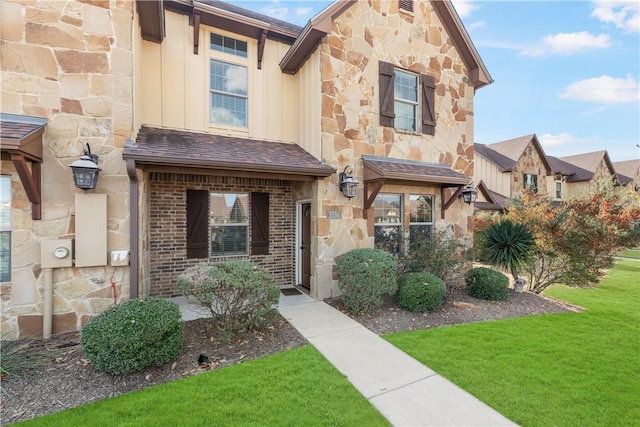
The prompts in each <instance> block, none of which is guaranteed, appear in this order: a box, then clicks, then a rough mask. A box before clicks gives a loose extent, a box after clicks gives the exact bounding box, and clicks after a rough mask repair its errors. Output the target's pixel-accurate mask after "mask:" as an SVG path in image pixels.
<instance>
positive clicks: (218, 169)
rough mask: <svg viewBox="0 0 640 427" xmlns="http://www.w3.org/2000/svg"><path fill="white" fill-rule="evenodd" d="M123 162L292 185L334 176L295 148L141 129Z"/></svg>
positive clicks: (242, 139)
mask: <svg viewBox="0 0 640 427" xmlns="http://www.w3.org/2000/svg"><path fill="white" fill-rule="evenodd" d="M122 157H123V158H124V159H125V160H133V161H135V163H136V165H143V166H146V167H149V166H161V167H178V168H186V169H199V170H200V171H201V172H192V173H207V172H206V170H212V171H213V170H215V174H235V175H238V174H245V175H246V176H249V174H251V176H263V177H272V178H274V179H288V180H293V181H310V180H314V179H316V178H317V177H326V176H330V175H331V174H333V173H334V172H335V169H333V168H332V167H330V166H328V165H326V164H324V163H322V162H320V161H318V160H317V159H316V158H315V157H313V156H312V155H311V154H310V153H308V152H307V151H305V150H304V149H303V148H302V147H300V146H299V145H297V144H293V143H284V142H273V141H263V140H254V139H248V138H237V137H231V136H224V135H212V134H208V133H198V132H189V131H184V130H176V129H166V128H155V127H150V126H142V128H141V129H140V131H139V132H138V137H137V139H136V144H135V145H133V144H128V145H127V146H126V147H125V149H124V152H123V154H122ZM208 173H212V172H208Z"/></svg>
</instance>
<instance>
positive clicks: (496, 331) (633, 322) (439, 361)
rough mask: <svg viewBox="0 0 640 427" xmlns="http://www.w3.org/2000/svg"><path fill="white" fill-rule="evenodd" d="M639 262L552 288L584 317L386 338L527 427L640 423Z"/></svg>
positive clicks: (549, 317)
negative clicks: (597, 280) (583, 283)
mask: <svg viewBox="0 0 640 427" xmlns="http://www.w3.org/2000/svg"><path fill="white" fill-rule="evenodd" d="M639 278H640V263H639V262H637V261H619V262H618V263H617V265H616V267H615V268H614V269H613V270H611V271H610V272H609V276H608V277H607V278H606V279H605V280H603V282H602V283H601V284H600V286H598V287H597V288H589V289H574V288H567V287H553V288H551V289H549V290H548V291H547V294H548V295H549V296H553V297H555V298H559V299H563V300H566V301H569V302H571V303H574V304H577V305H580V306H582V307H585V308H586V309H587V310H586V311H585V312H582V313H567V314H554V315H543V316H531V317H525V318H517V319H509V320H501V321H495V322H485V323H476V324H468V325H459V326H451V327H443V328H437V329H433V330H424V331H417V332H409V333H400V334H394V335H390V336H387V337H386V338H387V339H388V340H389V341H390V342H391V343H393V344H394V345H396V346H397V347H399V348H401V349H402V350H404V351H406V352H407V353H409V354H411V355H412V356H413V357H415V358H416V359H418V360H420V361H422V362H423V363H424V364H425V365H427V366H429V367H430V368H432V369H434V370H435V371H436V372H438V373H440V374H441V375H443V376H444V377H446V378H448V379H450V380H451V381H453V382H454V383H456V384H458V385H459V386H461V387H462V388H464V389H465V390H467V391H469V392H470V393H472V394H474V395H475V396H477V397H478V398H480V399H481V400H482V401H484V402H486V403H487V404H489V405H490V406H492V407H493V408H495V409H496V410H498V411H499V412H501V413H503V414H504V415H505V416H507V417H509V418H510V419H512V420H513V421H515V422H516V423H518V424H521V425H523V426H577V425H580V426H590V425H591V426H605V425H606V426H634V425H635V426H638V425H640V398H639V396H640V279H639Z"/></svg>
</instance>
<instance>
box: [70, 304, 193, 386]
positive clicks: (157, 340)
mask: <svg viewBox="0 0 640 427" xmlns="http://www.w3.org/2000/svg"><path fill="white" fill-rule="evenodd" d="M183 328H184V323H183V322H182V317H181V315H180V309H179V307H178V305H177V304H175V303H173V302H171V301H167V300H162V299H159V298H140V299H136V300H130V301H127V302H125V303H122V304H119V305H116V306H113V307H111V308H109V309H108V310H106V311H104V312H102V313H100V314H98V315H97V316H96V317H94V318H93V319H92V320H91V321H90V322H89V323H87V324H86V325H85V326H84V327H83V328H82V331H81V334H80V347H81V349H82V352H83V354H84V356H85V357H86V358H87V359H88V360H89V361H91V363H92V364H93V365H94V367H95V368H96V369H97V370H99V371H105V372H109V373H111V374H116V375H124V374H128V373H130V372H135V371H140V370H142V369H144V368H147V367H149V366H157V365H162V364H164V363H167V362H169V361H171V360H173V359H175V358H177V357H178V356H179V355H180V352H181V351H182V331H183Z"/></svg>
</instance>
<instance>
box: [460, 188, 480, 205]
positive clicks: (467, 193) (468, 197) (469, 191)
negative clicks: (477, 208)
mask: <svg viewBox="0 0 640 427" xmlns="http://www.w3.org/2000/svg"><path fill="white" fill-rule="evenodd" d="M460 195H461V196H462V200H463V201H464V202H465V203H466V204H468V205H470V204H471V203H473V202H475V201H476V198H477V196H478V192H477V191H476V190H475V188H473V187H472V186H471V184H468V185H467V186H466V187H465V189H464V190H462V193H460Z"/></svg>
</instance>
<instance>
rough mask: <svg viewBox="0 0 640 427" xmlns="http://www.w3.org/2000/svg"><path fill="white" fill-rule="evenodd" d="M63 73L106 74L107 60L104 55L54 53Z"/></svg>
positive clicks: (65, 51) (61, 51)
mask: <svg viewBox="0 0 640 427" xmlns="http://www.w3.org/2000/svg"><path fill="white" fill-rule="evenodd" d="M55 55H56V58H57V60H58V64H60V68H61V69H62V71H63V72H65V73H108V72H109V60H108V59H107V55H106V54H104V53H97V52H78V51H74V50H58V51H56V53H55Z"/></svg>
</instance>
